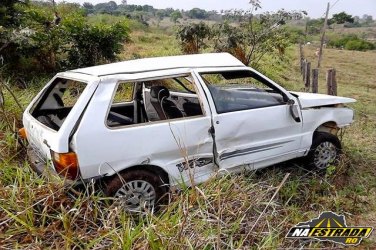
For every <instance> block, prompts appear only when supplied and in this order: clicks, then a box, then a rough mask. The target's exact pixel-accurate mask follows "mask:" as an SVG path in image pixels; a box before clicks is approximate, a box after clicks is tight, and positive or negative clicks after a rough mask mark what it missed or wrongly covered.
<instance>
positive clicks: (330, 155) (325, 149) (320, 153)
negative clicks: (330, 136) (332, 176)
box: [313, 141, 337, 169]
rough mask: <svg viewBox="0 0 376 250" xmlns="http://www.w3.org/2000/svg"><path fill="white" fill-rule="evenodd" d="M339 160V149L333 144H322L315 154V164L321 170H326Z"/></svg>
mask: <svg viewBox="0 0 376 250" xmlns="http://www.w3.org/2000/svg"><path fill="white" fill-rule="evenodd" d="M336 158H337V148H336V146H335V145H334V144H333V143H331V142H327V141H326V142H322V143H321V144H320V145H318V146H317V148H316V150H315V154H314V161H313V162H314V164H315V166H316V167H317V168H319V169H325V168H327V167H328V165H329V164H331V163H333V162H334V161H335V159H336Z"/></svg>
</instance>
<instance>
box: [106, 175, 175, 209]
mask: <svg viewBox="0 0 376 250" xmlns="http://www.w3.org/2000/svg"><path fill="white" fill-rule="evenodd" d="M105 192H106V194H107V195H109V196H112V197H114V198H115V202H117V203H118V204H119V205H120V206H121V207H123V208H124V209H125V210H127V211H130V212H146V211H153V210H154V209H155V208H158V205H160V204H162V203H164V201H165V200H166V199H165V197H166V193H167V192H168V187H167V184H166V183H163V181H162V178H161V177H160V176H158V175H156V174H154V173H152V172H150V171H146V170H143V169H140V170H132V171H129V172H124V173H121V174H119V175H117V176H115V177H114V178H113V179H111V180H110V181H109V182H108V183H107V187H106V190H105Z"/></svg>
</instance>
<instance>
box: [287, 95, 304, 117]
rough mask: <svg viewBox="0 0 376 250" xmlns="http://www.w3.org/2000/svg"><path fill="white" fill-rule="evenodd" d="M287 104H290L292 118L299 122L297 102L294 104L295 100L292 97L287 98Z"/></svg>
mask: <svg viewBox="0 0 376 250" xmlns="http://www.w3.org/2000/svg"><path fill="white" fill-rule="evenodd" d="M287 104H288V105H289V106H290V113H291V116H292V118H294V120H295V121H296V122H301V120H300V116H299V107H298V105H297V104H295V101H294V100H293V99H289V100H288V102H287Z"/></svg>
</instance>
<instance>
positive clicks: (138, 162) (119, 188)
mask: <svg viewBox="0 0 376 250" xmlns="http://www.w3.org/2000/svg"><path fill="white" fill-rule="evenodd" d="M351 102H355V100H354V99H351V98H344V97H336V96H328V95H320V94H310V93H296V92H289V91H287V90H285V89H284V88H282V87H281V86H279V85H278V84H276V83H275V82H273V81H272V80H270V79H269V78H267V77H265V76H264V75H262V74H260V73H259V72H257V71H255V70H254V69H252V68H249V67H246V66H245V65H243V64H242V63H241V62H240V61H239V60H237V59H236V58H234V57H233V56H231V55H230V54H226V53H220V54H200V55H186V56H173V57H160V58H149V59H140V60H133V61H125V62H119V63H113V64H108V65H102V66H95V67H89V68H82V69H76V70H72V71H67V72H64V73H59V74H57V75H56V76H55V77H54V78H53V79H52V80H51V81H50V82H49V83H48V84H47V85H46V87H45V88H44V89H43V90H42V91H41V92H40V93H39V94H38V95H37V96H36V97H35V99H34V100H33V101H32V102H31V103H30V105H29V106H28V107H27V109H26V111H25V112H24V115H23V123H24V132H26V133H25V134H26V137H27V140H28V141H29V145H30V146H29V150H28V155H29V159H30V161H31V165H32V167H33V169H34V170H35V171H37V172H38V173H43V172H45V171H47V170H48V171H50V170H51V171H53V172H55V173H57V174H59V175H61V176H62V177H63V178H66V179H71V180H77V181H79V182H87V181H91V180H98V181H100V182H102V183H105V185H103V186H104V189H105V190H104V192H105V193H106V194H107V195H109V196H114V197H116V198H118V199H119V200H120V201H121V202H122V204H123V205H124V207H125V208H126V209H129V210H142V209H145V208H146V209H150V208H152V207H153V206H154V205H155V204H157V202H158V201H159V200H160V199H161V198H162V197H163V196H164V194H166V193H168V191H169V188H171V187H176V186H177V185H179V184H182V183H185V184H186V185H188V186H189V185H191V184H192V182H195V183H200V182H204V181H205V180H208V179H209V178H210V177H211V176H213V175H215V174H216V173H218V171H222V170H224V171H226V172H230V173H233V172H240V171H242V170H244V169H246V170H253V169H258V168H262V167H266V166H269V165H272V164H275V163H278V162H282V161H286V160H289V159H293V158H298V157H306V159H307V161H308V164H309V165H311V166H312V167H316V168H319V169H325V168H326V167H327V166H328V165H329V164H332V163H333V162H334V161H335V160H336V159H337V158H338V154H339V152H340V150H341V144H340V141H339V140H338V138H337V136H336V134H337V131H338V130H339V129H340V128H342V127H344V126H347V125H349V124H351V122H352V121H353V116H354V113H353V110H352V109H350V108H347V107H345V106H344V104H345V103H351Z"/></svg>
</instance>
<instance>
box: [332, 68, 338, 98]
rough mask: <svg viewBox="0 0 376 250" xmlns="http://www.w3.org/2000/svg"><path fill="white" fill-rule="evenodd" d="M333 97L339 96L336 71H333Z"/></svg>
mask: <svg viewBox="0 0 376 250" xmlns="http://www.w3.org/2000/svg"><path fill="white" fill-rule="evenodd" d="M332 91H333V93H332V95H335V96H336V95H337V79H336V69H333V70H332Z"/></svg>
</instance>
